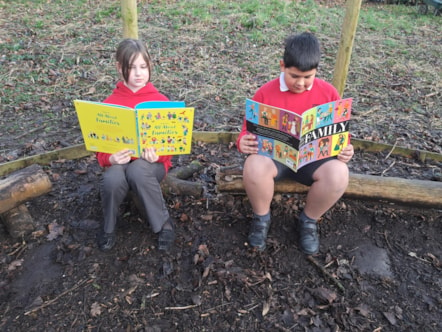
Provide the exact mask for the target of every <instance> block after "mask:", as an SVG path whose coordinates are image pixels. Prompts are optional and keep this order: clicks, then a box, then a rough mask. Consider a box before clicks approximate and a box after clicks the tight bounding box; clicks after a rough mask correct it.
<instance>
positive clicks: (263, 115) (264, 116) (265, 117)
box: [261, 110, 270, 126]
mask: <svg viewBox="0 0 442 332" xmlns="http://www.w3.org/2000/svg"><path fill="white" fill-rule="evenodd" d="M261 119H262V120H263V121H264V124H265V125H266V126H268V125H269V120H270V116H269V113H268V112H267V111H266V110H264V111H262V113H261Z"/></svg>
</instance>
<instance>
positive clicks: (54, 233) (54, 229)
mask: <svg viewBox="0 0 442 332" xmlns="http://www.w3.org/2000/svg"><path fill="white" fill-rule="evenodd" d="M48 229H49V234H48V235H47V236H46V238H47V239H48V240H49V241H52V240H55V239H56V238H57V237H59V236H61V235H63V231H64V226H61V225H59V224H57V223H55V222H54V223H51V224H49V225H48Z"/></svg>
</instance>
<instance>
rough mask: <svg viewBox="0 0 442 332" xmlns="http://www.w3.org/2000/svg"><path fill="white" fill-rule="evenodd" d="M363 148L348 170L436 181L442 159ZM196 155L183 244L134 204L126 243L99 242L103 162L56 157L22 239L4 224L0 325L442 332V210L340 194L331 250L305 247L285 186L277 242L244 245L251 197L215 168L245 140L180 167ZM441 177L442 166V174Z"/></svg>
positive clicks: (182, 206)
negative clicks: (222, 180) (220, 184)
mask: <svg viewBox="0 0 442 332" xmlns="http://www.w3.org/2000/svg"><path fill="white" fill-rule="evenodd" d="M385 157H386V156H385V155H373V154H368V153H364V152H361V151H359V152H358V153H357V154H356V156H355V158H354V159H355V161H354V162H353V163H352V166H351V169H352V171H353V172H358V173H365V174H381V173H382V172H383V171H385V170H386V169H388V168H389V166H390V165H391V163H392V162H394V163H395V165H396V166H395V167H392V168H390V171H389V173H388V175H390V176H398V177H408V178H410V177H411V178H419V179H425V180H431V179H433V180H434V179H435V178H434V176H435V174H437V171H439V172H440V165H437V164H435V163H431V162H429V163H425V164H423V163H420V162H418V161H413V160H407V159H403V158H399V157H394V156H389V157H388V158H385ZM191 160H199V161H200V162H201V163H202V164H203V165H204V168H203V169H202V170H201V171H200V172H198V173H196V174H195V175H194V176H193V178H191V179H188V181H198V182H201V183H203V184H204V187H205V195H204V197H203V198H199V199H195V198H193V197H180V196H173V195H169V196H167V197H166V199H167V204H168V206H169V208H170V211H171V214H172V216H173V217H174V218H175V219H176V220H177V239H176V243H175V247H174V249H173V250H172V251H171V252H170V253H168V254H163V253H161V252H159V251H158V250H157V249H156V240H157V239H156V236H155V235H154V234H153V233H152V232H151V231H150V229H149V227H148V226H147V225H146V224H145V223H144V222H143V220H142V219H141V218H140V215H139V213H138V212H137V210H136V208H135V207H134V205H133V204H132V203H131V201H127V202H126V203H125V204H124V206H122V209H121V220H119V223H118V233H117V234H118V241H117V245H116V247H115V248H114V249H113V250H112V251H110V252H106V253H104V252H101V251H100V250H99V249H98V248H97V245H96V240H95V236H96V233H97V232H98V230H99V228H100V225H101V221H102V213H101V209H100V195H99V181H100V174H101V172H102V170H101V169H100V168H99V166H97V163H96V161H95V160H94V157H86V158H83V159H80V160H59V161H54V162H53V163H52V164H51V165H50V166H49V167H46V168H45V169H46V171H47V173H48V174H49V176H50V178H51V181H52V182H53V189H52V191H51V192H50V193H49V194H46V195H44V196H41V197H39V198H38V199H34V200H32V201H31V202H29V203H28V204H27V206H28V208H29V210H30V212H31V215H32V216H33V217H34V221H35V223H36V225H37V227H36V230H35V232H34V233H33V234H32V235H30V236H29V237H26V238H24V239H20V240H14V239H12V238H11V237H10V236H9V235H8V233H7V231H6V229H5V227H4V226H2V227H3V228H0V241H1V244H2V246H1V252H0V259H1V260H0V262H1V270H0V272H1V274H0V303H1V304H0V312H1V314H0V315H1V316H0V317H1V320H0V329H1V330H2V331H43V330H44V331H440V330H441V328H442V309H441V308H442V305H441V304H442V292H441V289H442V278H441V271H442V265H441V262H440V258H441V257H442V247H441V243H440V239H441V236H442V212H441V210H439V209H428V208H425V209H424V208H417V207H409V206H401V205H397V204H392V203H390V202H378V201H359V200H352V199H346V198H343V199H341V200H340V201H339V202H338V203H337V204H336V206H335V207H334V208H333V209H332V210H330V211H329V212H328V213H327V214H326V215H325V216H324V218H323V219H322V220H321V228H320V233H321V250H320V253H319V254H318V255H316V256H315V257H314V259H313V260H310V259H308V258H307V257H306V256H305V255H303V254H302V253H301V252H300V251H299V250H298V246H297V242H296V231H295V228H294V220H296V217H297V216H298V214H299V211H300V209H302V205H303V201H304V196H303V195H299V194H293V195H280V194H276V195H275V199H274V202H273V206H272V208H273V224H272V228H271V230H270V233H269V238H268V247H267V249H266V251H265V252H263V253H256V252H253V251H251V250H250V249H249V248H248V247H247V243H246V239H247V232H248V227H249V223H248V219H249V217H250V212H251V211H250V206H249V204H248V201H247V199H246V196H244V195H229V194H223V193H218V192H217V190H216V186H215V184H216V183H215V172H216V169H218V168H219V167H225V166H232V165H234V164H241V163H242V161H243V156H241V155H240V154H239V153H238V152H237V151H236V148H235V147H230V148H229V146H227V145H217V144H195V148H194V149H193V153H192V154H191V155H189V156H181V157H175V160H174V161H175V166H180V165H186V164H188V163H189V162H190V161H191ZM439 174H440V173H439Z"/></svg>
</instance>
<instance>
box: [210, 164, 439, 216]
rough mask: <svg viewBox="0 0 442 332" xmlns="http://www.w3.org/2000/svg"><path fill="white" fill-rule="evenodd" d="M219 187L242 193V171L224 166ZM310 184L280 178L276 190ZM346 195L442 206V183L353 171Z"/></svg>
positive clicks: (304, 188) (292, 190)
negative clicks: (227, 168)
mask: <svg viewBox="0 0 442 332" xmlns="http://www.w3.org/2000/svg"><path fill="white" fill-rule="evenodd" d="M216 184H217V190H218V191H219V192H221V193H223V192H226V193H242V194H244V193H245V192H244V186H243V183H242V171H241V170H240V169H236V170H227V171H226V170H222V169H221V170H220V171H218V174H217V176H216ZM308 189H309V187H307V186H304V185H302V184H299V183H297V182H294V181H289V180H285V181H278V182H276V183H275V192H282V193H306V192H307V191H308ZM344 196H345V197H351V198H362V199H369V200H386V201H391V202H397V203H402V204H413V205H416V206H427V207H434V208H441V207H442V183H441V182H437V181H426V180H407V179H402V178H397V177H381V176H374V175H364V174H350V182H349V185H348V187H347V190H346V191H345V193H344Z"/></svg>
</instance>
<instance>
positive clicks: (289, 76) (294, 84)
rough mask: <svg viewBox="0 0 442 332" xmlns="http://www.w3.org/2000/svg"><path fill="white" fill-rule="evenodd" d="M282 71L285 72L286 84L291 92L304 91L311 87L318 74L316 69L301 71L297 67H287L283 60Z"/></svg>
mask: <svg viewBox="0 0 442 332" xmlns="http://www.w3.org/2000/svg"><path fill="white" fill-rule="evenodd" d="M280 67H281V71H282V72H283V73H284V80H285V84H286V85H287V87H288V88H289V90H290V92H293V93H303V92H304V91H306V90H307V89H309V88H310V87H311V86H312V84H313V81H314V79H315V76H316V69H312V70H309V71H300V70H299V69H298V68H296V67H286V66H284V62H283V61H282V60H281V63H280Z"/></svg>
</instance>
